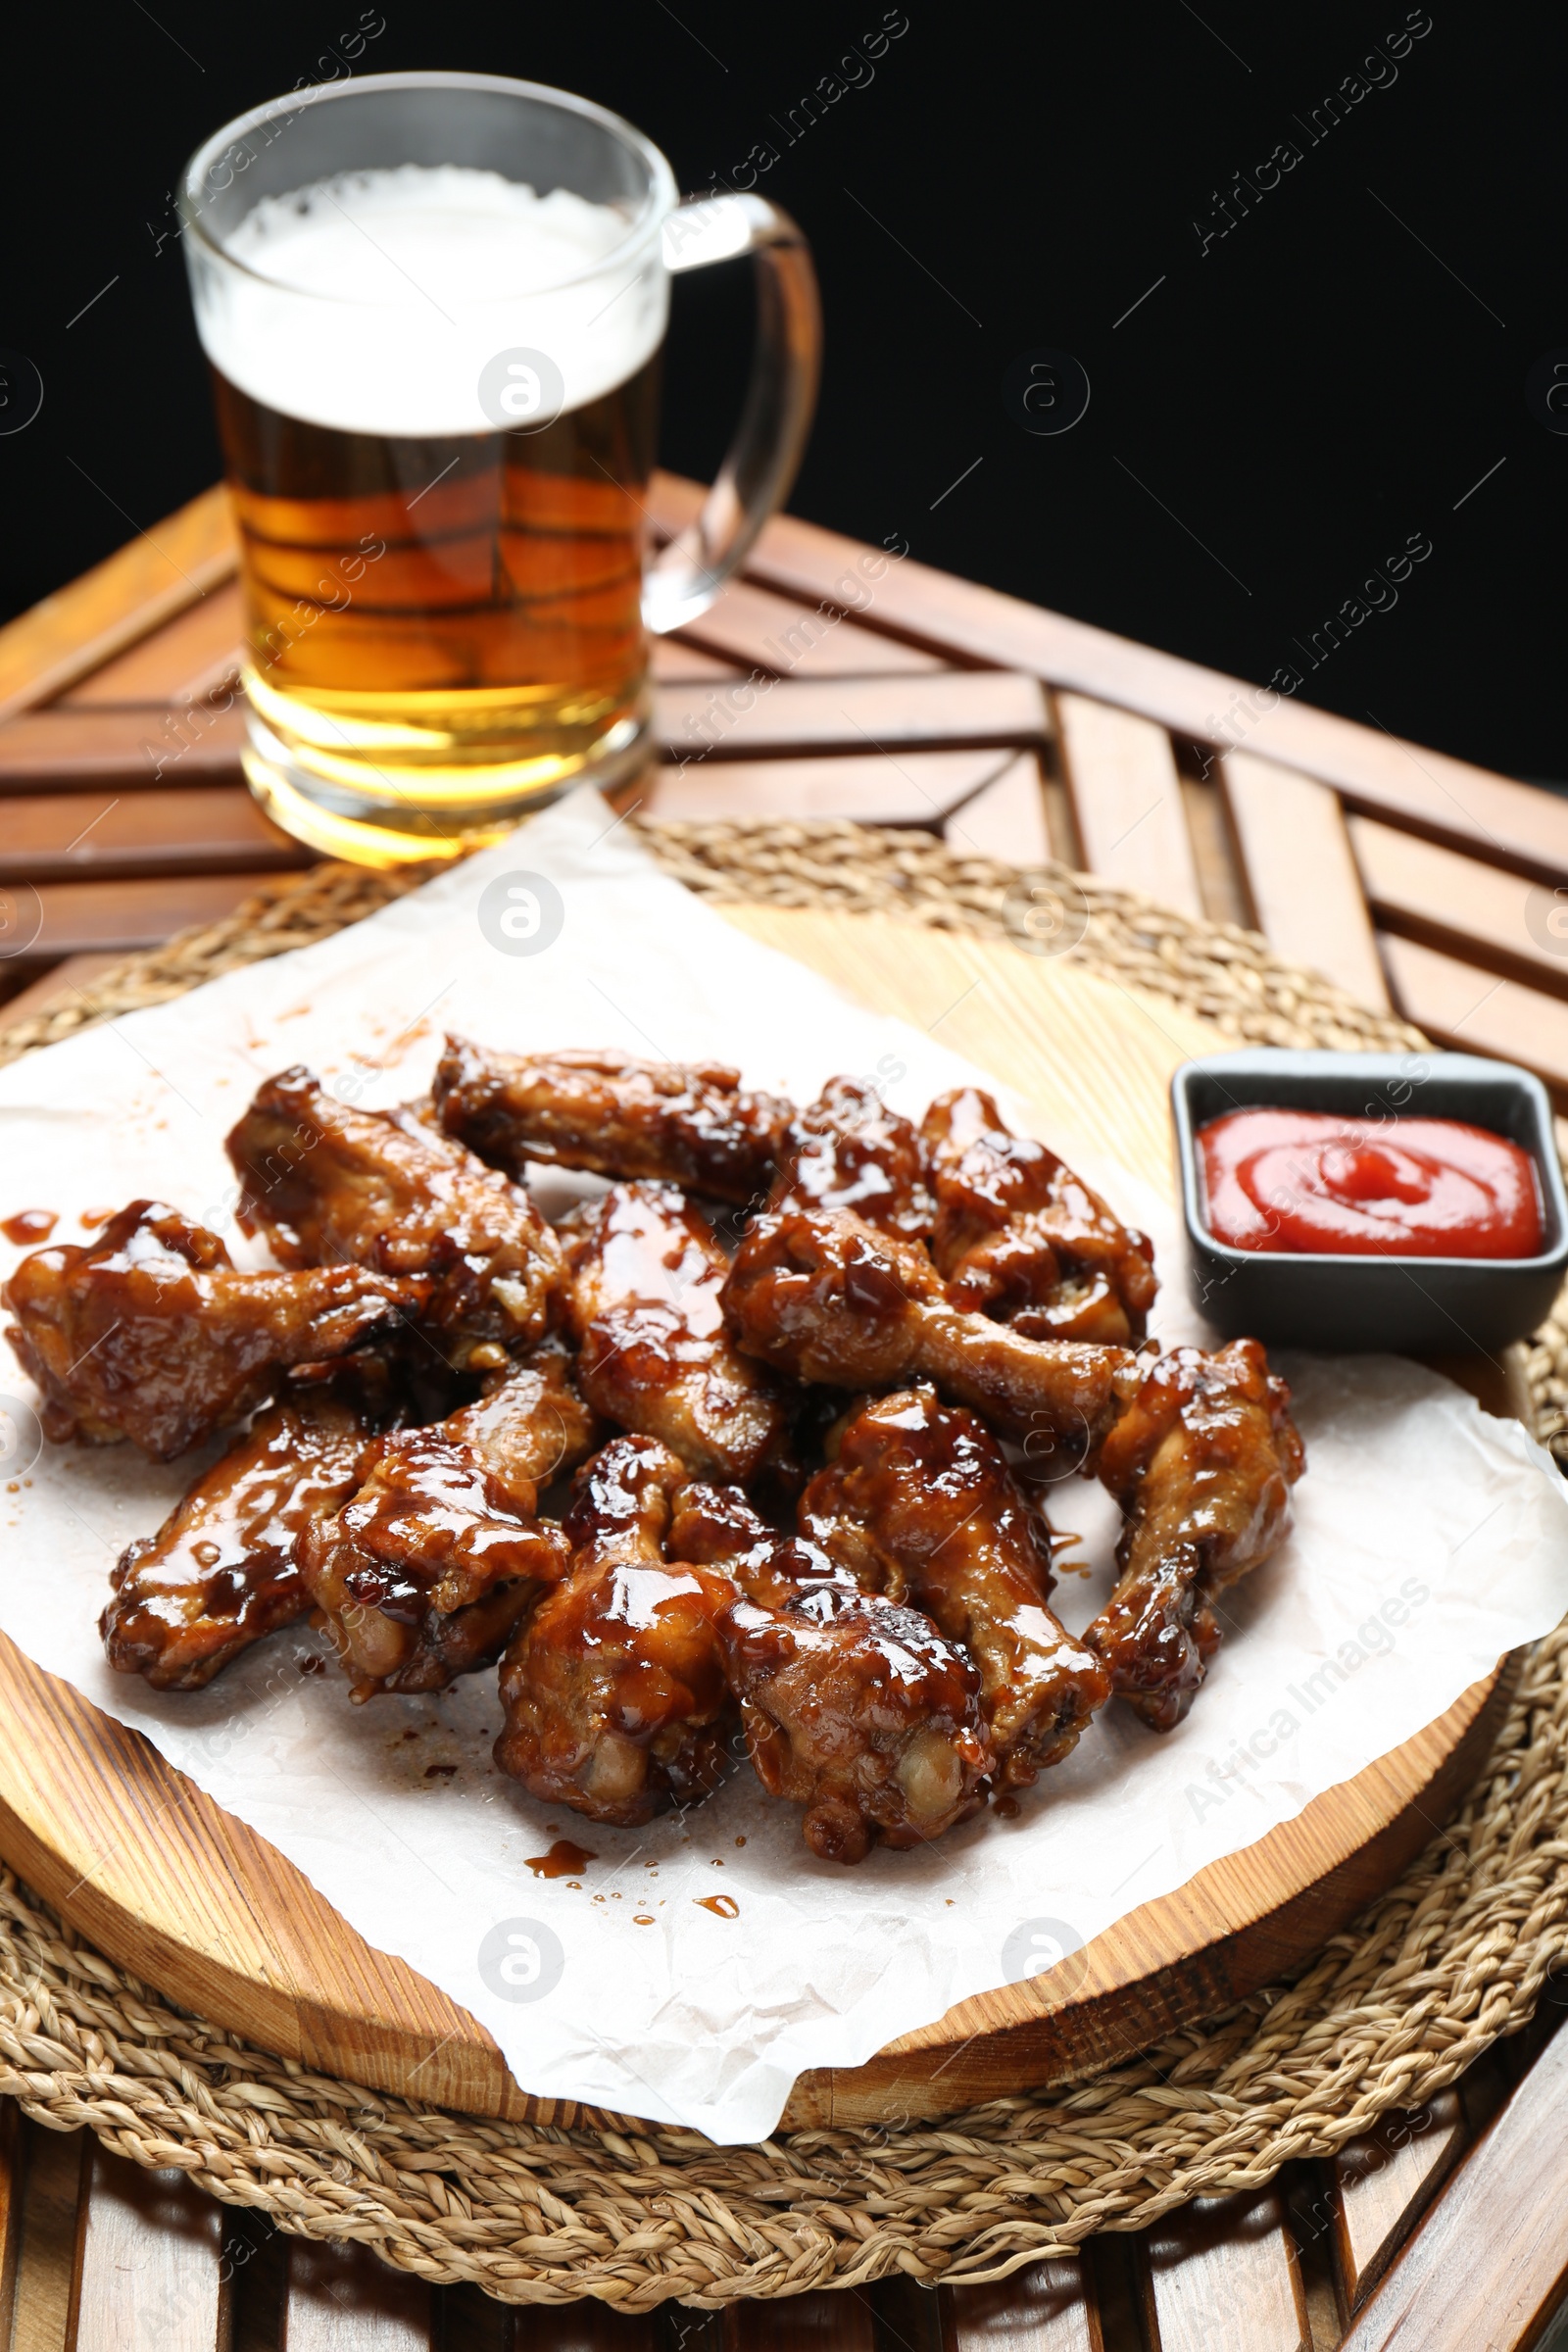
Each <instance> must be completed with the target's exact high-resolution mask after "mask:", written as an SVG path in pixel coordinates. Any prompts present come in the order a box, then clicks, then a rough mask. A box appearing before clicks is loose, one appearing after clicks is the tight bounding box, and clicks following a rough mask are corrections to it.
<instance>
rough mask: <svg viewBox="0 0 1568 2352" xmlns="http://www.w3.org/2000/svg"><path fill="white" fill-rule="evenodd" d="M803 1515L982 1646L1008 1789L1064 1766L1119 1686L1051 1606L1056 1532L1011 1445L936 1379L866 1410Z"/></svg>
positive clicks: (847, 1560) (850, 1559)
mask: <svg viewBox="0 0 1568 2352" xmlns="http://www.w3.org/2000/svg"><path fill="white" fill-rule="evenodd" d="M800 1523H801V1532H802V1534H803V1535H805V1536H808V1537H809V1538H810V1539H811V1541H812V1542H813V1543H815V1544H819V1545H820V1546H821V1548H822V1549H823V1550H824V1551H825V1552H827V1553H828V1555H829V1557H830V1558H832V1559H834V1560H837V1561H838V1562H840V1564H841V1565H843V1566H844V1567H846V1568H848V1569H849V1570H850V1571H851V1573H852V1574H853V1575H854V1576H855V1577H856V1579H857V1581H858V1583H859V1584H861V1585H862V1586H864V1587H866V1588H868V1589H869V1590H871V1591H874V1592H885V1593H888V1594H889V1595H890V1596H891V1597H892V1598H893V1599H894V1600H910V1601H912V1602H913V1603H914V1605H915V1607H916V1608H918V1609H923V1610H924V1611H925V1612H926V1614H927V1615H928V1616H930V1617H932V1618H934V1619H935V1621H936V1623H937V1625H938V1627H939V1628H940V1629H941V1631H942V1632H943V1633H944V1634H945V1635H946V1636H947V1637H948V1639H949V1641H951V1642H959V1643H961V1644H962V1645H963V1646H964V1648H966V1649H967V1650H968V1652H969V1654H970V1656H971V1657H972V1658H973V1659H974V1662H975V1665H976V1667H977V1668H978V1670H979V1675H980V1692H981V1706H982V1708H983V1710H984V1715H985V1720H986V1724H987V1726H988V1728H989V1731H990V1735H991V1740H992V1744H993V1746H994V1748H995V1750H996V1758H997V1770H996V1776H995V1777H996V1779H997V1781H998V1782H999V1784H1001V1785H1002V1786H1005V1787H1007V1788H1013V1789H1022V1788H1027V1787H1028V1786H1029V1785H1030V1783H1031V1782H1032V1781H1033V1780H1034V1779H1035V1777H1036V1775H1037V1774H1038V1773H1039V1772H1040V1771H1041V1770H1042V1769H1043V1768H1044V1767H1045V1766H1047V1765H1050V1764H1056V1763H1059V1762H1060V1760H1061V1758H1062V1757H1063V1756H1064V1755H1066V1754H1067V1753H1068V1751H1069V1750H1070V1749H1071V1748H1072V1747H1074V1746H1075V1745H1076V1744H1077V1740H1078V1736H1079V1734H1080V1733H1081V1732H1082V1731H1083V1730H1084V1729H1085V1727H1086V1726H1087V1724H1088V1723H1089V1720H1090V1718H1091V1717H1092V1716H1093V1714H1094V1713H1095V1711H1096V1709H1097V1708H1098V1707H1101V1706H1103V1704H1104V1702H1105V1700H1106V1698H1107V1697H1108V1696H1109V1695H1110V1679H1109V1677H1108V1675H1107V1674H1106V1672H1105V1670H1104V1668H1103V1666H1102V1665H1101V1663H1100V1660H1099V1659H1098V1658H1097V1657H1096V1656H1095V1655H1094V1653H1093V1652H1092V1651H1091V1650H1089V1649H1087V1648H1085V1646H1084V1644H1083V1643H1082V1642H1075V1641H1074V1640H1073V1638H1072V1636H1071V1635H1070V1634H1069V1633H1068V1632H1067V1630H1066V1628H1065V1627H1064V1626H1062V1625H1060V1624H1058V1623H1057V1621H1056V1619H1055V1617H1054V1616H1053V1614H1052V1612H1051V1610H1050V1608H1049V1607H1048V1606H1047V1601H1048V1597H1049V1595H1050V1593H1051V1587H1052V1575H1051V1546H1050V1538H1049V1537H1048V1536H1047V1535H1046V1533H1045V1532H1044V1530H1043V1529H1042V1528H1041V1527H1040V1524H1039V1522H1038V1520H1037V1519H1036V1517H1035V1515H1034V1513H1033V1511H1032V1510H1031V1509H1030V1507H1029V1504H1028V1503H1027V1502H1026V1500H1025V1499H1024V1496H1023V1495H1022V1494H1021V1493H1020V1492H1019V1490H1018V1487H1017V1484H1016V1482H1015V1481H1014V1479H1013V1476H1012V1473H1011V1471H1010V1470H1009V1469H1008V1468H1007V1464H1006V1461H1005V1457H1004V1455H1003V1451H1002V1448H1001V1446H999V1445H998V1444H997V1442H996V1440H995V1438H994V1437H993V1436H992V1435H991V1432H990V1431H989V1430H988V1429H987V1428H986V1426H985V1423H984V1422H983V1421H981V1420H979V1419H978V1418H977V1417H976V1415H975V1414H973V1413H969V1412H965V1411H964V1410H963V1408H962V1407H961V1406H953V1405H944V1404H941V1403H939V1402H938V1400H937V1394H936V1391H935V1390H934V1389H932V1388H927V1387H921V1388H918V1389H906V1390H904V1391H903V1392H902V1393H901V1394H899V1395H897V1396H893V1397H880V1398H878V1400H877V1401H876V1402H875V1403H874V1404H868V1405H866V1406H865V1407H864V1409H863V1410H862V1411H860V1412H858V1413H857V1414H856V1416H855V1418H854V1419H853V1420H852V1421H851V1422H850V1423H849V1425H848V1426H847V1428H846V1429H845V1430H844V1431H843V1434H842V1436H841V1438H840V1441H839V1449H838V1456H837V1459H836V1460H835V1461H833V1462H832V1463H830V1464H829V1466H828V1468H827V1469H825V1470H821V1471H819V1472H818V1473H817V1475H816V1477H815V1478H814V1479H813V1480H812V1481H811V1483H810V1485H809V1487H808V1488H807V1490H806V1493H805V1495H804V1496H803V1497H802V1500H801V1508H800Z"/></svg>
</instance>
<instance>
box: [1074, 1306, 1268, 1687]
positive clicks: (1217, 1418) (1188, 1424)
mask: <svg viewBox="0 0 1568 2352" xmlns="http://www.w3.org/2000/svg"><path fill="white" fill-rule="evenodd" d="M1305 1459H1306V1457H1305V1453H1304V1450H1303V1448H1302V1446H1301V1441H1300V1438H1299V1435H1298V1434H1297V1430H1296V1425H1295V1423H1294V1422H1293V1421H1292V1419H1291V1415H1290V1391H1289V1389H1288V1388H1287V1387H1286V1385H1285V1383H1284V1381H1283V1380H1278V1379H1276V1378H1275V1377H1274V1376H1273V1375H1272V1374H1271V1373H1270V1371H1269V1368H1268V1361H1267V1358H1266V1357H1265V1355H1264V1353H1263V1350H1262V1348H1260V1347H1259V1345H1258V1343H1257V1341H1256V1340H1233V1341H1232V1342H1231V1344H1230V1346H1229V1347H1228V1348H1221V1349H1220V1351H1219V1353H1218V1354H1217V1355H1205V1354H1204V1353H1203V1352H1202V1350H1201V1348H1172V1349H1171V1351H1170V1353H1169V1354H1168V1355H1164V1356H1161V1357H1159V1358H1158V1360H1157V1361H1156V1362H1155V1363H1154V1365H1153V1366H1152V1369H1151V1371H1150V1372H1149V1375H1148V1377H1147V1378H1146V1380H1145V1381H1144V1384H1143V1386H1142V1388H1141V1389H1140V1390H1139V1392H1138V1395H1137V1397H1135V1398H1134V1400H1133V1402H1132V1404H1131V1405H1130V1406H1129V1408H1128V1410H1127V1411H1126V1412H1125V1413H1124V1414H1123V1416H1122V1418H1121V1420H1120V1421H1119V1422H1118V1423H1117V1425H1116V1427H1115V1428H1114V1429H1113V1430H1112V1431H1111V1433H1110V1435H1109V1437H1108V1438H1107V1439H1106V1441H1105V1444H1104V1447H1103V1451H1102V1453H1101V1457H1100V1475H1101V1477H1102V1479H1103V1481H1104V1483H1105V1485H1106V1486H1107V1487H1108V1488H1109V1489H1110V1492H1111V1493H1112V1495H1115V1497H1116V1499H1117V1501H1118V1502H1119V1503H1120V1504H1121V1506H1122V1509H1123V1511H1124V1512H1125V1513H1126V1515H1127V1523H1126V1526H1125V1528H1124V1529H1123V1531H1122V1537H1121V1541H1120V1543H1119V1544H1118V1545H1117V1547H1116V1560H1117V1565H1118V1567H1119V1568H1120V1571H1121V1575H1120V1578H1119V1581H1118V1583H1117V1585H1116V1589H1115V1591H1114V1592H1113V1593H1112V1594H1111V1596H1110V1599H1109V1600H1108V1601H1107V1602H1106V1604H1105V1606H1104V1608H1103V1610H1102V1611H1101V1613H1100V1615H1099V1616H1098V1617H1097V1618H1096V1619H1095V1621H1094V1623H1093V1624H1092V1625H1091V1626H1090V1627H1089V1629H1088V1631H1087V1632H1086V1634H1085V1636H1084V1640H1085V1641H1086V1642H1087V1643H1088V1644H1089V1646H1090V1648H1091V1649H1093V1650H1094V1651H1095V1652H1096V1653H1097V1655H1098V1656H1099V1657H1101V1658H1102V1659H1103V1661H1104V1664H1105V1666H1106V1667H1107V1669H1108V1670H1109V1674H1110V1684H1111V1689H1112V1690H1113V1691H1115V1692H1116V1693H1117V1695H1118V1696H1119V1697H1121V1698H1124V1699H1126V1701H1127V1703H1128V1705H1129V1706H1130V1707H1132V1708H1133V1709H1134V1710H1135V1711H1136V1712H1137V1713H1138V1714H1139V1715H1141V1716H1142V1717H1143V1719H1144V1721H1145V1722H1146V1723H1148V1724H1151V1725H1152V1727H1153V1728H1154V1730H1155V1731H1161V1732H1164V1731H1169V1730H1170V1729H1171V1727H1172V1725H1173V1724H1177V1723H1180V1721H1181V1719H1182V1717H1183V1716H1184V1715H1185V1714H1186V1712H1187V1710H1188V1708H1189V1707H1190V1706H1191V1705H1192V1703H1193V1700H1194V1698H1195V1696H1196V1695H1197V1692H1198V1690H1199V1686H1200V1685H1201V1682H1202V1680H1203V1676H1204V1674H1205V1672H1206V1671H1207V1666H1208V1660H1209V1659H1210V1658H1211V1657H1212V1656H1213V1654H1214V1651H1215V1650H1216V1648H1217V1647H1218V1646H1219V1638H1220V1636H1219V1625H1218V1622H1217V1619H1216V1617H1215V1612H1214V1608H1213V1605H1212V1604H1213V1599H1214V1596H1215V1594H1216V1593H1222V1592H1223V1591H1224V1590H1225V1588H1226V1586H1227V1585H1232V1584H1234V1583H1235V1582H1236V1580H1237V1578H1238V1577H1242V1576H1245V1575H1246V1574H1247V1572H1248V1570H1249V1569H1250V1568H1255V1567H1256V1566H1257V1565H1258V1564H1259V1562H1260V1561H1263V1560H1266V1559H1267V1558H1268V1557H1269V1555H1270V1553H1271V1552H1273V1551H1275V1550H1277V1549H1278V1547H1279V1545H1280V1544H1282V1543H1283V1542H1284V1540H1285V1537H1286V1535H1287V1534H1288V1533H1289V1530H1290V1523H1291V1488H1292V1487H1293V1486H1294V1484H1295V1483H1296V1481H1297V1479H1299V1477H1300V1475H1301V1472H1302V1470H1303V1468H1304V1467H1305Z"/></svg>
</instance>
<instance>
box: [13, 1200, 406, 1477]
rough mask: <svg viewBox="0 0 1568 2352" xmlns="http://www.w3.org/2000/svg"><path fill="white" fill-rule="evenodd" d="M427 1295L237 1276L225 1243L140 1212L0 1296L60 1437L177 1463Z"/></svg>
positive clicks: (150, 1210) (186, 1224)
mask: <svg viewBox="0 0 1568 2352" xmlns="http://www.w3.org/2000/svg"><path fill="white" fill-rule="evenodd" d="M428 1294H429V1286H428V1284H426V1283H422V1282H418V1281H404V1280H396V1279H394V1278H393V1277H391V1276H389V1275H385V1274H377V1273H371V1272H370V1271H369V1270H368V1268H365V1267H362V1266H321V1267H316V1268H312V1269H309V1270H307V1271H304V1272H298V1273H287V1274H239V1273H236V1272H235V1270H234V1267H233V1265H232V1264H231V1262H230V1260H229V1254H228V1251H227V1250H226V1249H225V1248H224V1246H223V1244H222V1242H221V1240H220V1238H219V1236H218V1235H217V1234H216V1233H210V1232H209V1231H208V1230H207V1228H206V1227H205V1226H202V1225H193V1224H192V1223H191V1222H190V1221H189V1220H188V1219H187V1218H185V1217H183V1216H181V1215H180V1213H179V1211H178V1210H177V1209H173V1208H170V1207H167V1206H166V1205H165V1204H164V1203H163V1202H162V1201H131V1203H130V1205H129V1207H128V1208H123V1209H122V1210H121V1212H120V1214H119V1215H118V1216H117V1217H112V1218H111V1219H110V1221H109V1223H108V1224H107V1225H106V1226H105V1227H104V1229H103V1231H102V1233H100V1234H99V1235H98V1237H97V1239H96V1241H93V1242H89V1243H88V1244H87V1245H86V1246H85V1247H77V1246H76V1245H74V1244H73V1243H65V1244H63V1245H62V1246H60V1247H59V1248H56V1249H50V1250H34V1251H33V1253H32V1255H31V1256H30V1257H25V1258H24V1259H23V1261H22V1263H21V1265H20V1266H18V1268H17V1270H16V1272H15V1273H14V1274H13V1275H12V1277H11V1279H10V1281H9V1282H8V1283H7V1284H6V1286H5V1289H4V1291H3V1292H0V1298H3V1299H4V1300H5V1303H6V1305H7V1306H9V1307H10V1309H11V1311H12V1313H13V1314H14V1315H15V1316H16V1318H17V1321H16V1324H15V1326H14V1327H12V1328H11V1329H10V1330H8V1332H7V1335H6V1336H7V1338H8V1339H9V1340H10V1341H11V1344H12V1346H13V1347H14V1348H15V1349H16V1351H17V1355H18V1357H19V1359H20V1361H21V1363H22V1367H23V1370H24V1371H25V1372H26V1373H27V1374H29V1375H30V1377H31V1378H32V1379H33V1380H34V1381H35V1382H36V1383H37V1385H38V1388H39V1390H40V1392H41V1393H42V1397H43V1413H42V1419H43V1425H44V1429H45V1431H46V1432H47V1434H48V1435H49V1436H50V1437H51V1438H53V1439H55V1440H56V1441H64V1440H65V1439H67V1438H72V1437H77V1438H82V1439H84V1440H85V1441H86V1442H87V1443H88V1444H89V1445H94V1446H107V1445H112V1444H114V1442H115V1441H116V1440H117V1439H119V1438H129V1439H130V1441H131V1443H132V1444H133V1445H136V1446H140V1447H141V1450H142V1451H143V1453H146V1454H150V1455H151V1456H152V1458H153V1460H154V1461H157V1462H167V1461H171V1460H172V1458H173V1456H174V1455H175V1454H177V1453H183V1452H184V1451H185V1450H186V1448H187V1447H188V1446H196V1445H199V1444H200V1442H201V1440H202V1439H203V1438H206V1437H210V1436H211V1434H212V1432H213V1431H214V1430H215V1429H222V1428H225V1427H226V1426H227V1425H228V1424H229V1423H230V1422H233V1421H238V1420H241V1419H242V1418H243V1417H244V1415H245V1414H246V1413H248V1412H250V1411H252V1410H253V1409H254V1408H255V1406H257V1405H258V1404H261V1403H262V1402H263V1401H264V1400H265V1399H266V1398H267V1397H269V1396H270V1394H271V1393H272V1391H273V1390H274V1389H275V1387H276V1385H277V1380H278V1375H279V1374H280V1373H281V1372H282V1371H283V1369H284V1368H285V1367H286V1366H287V1365H290V1364H303V1363H319V1362H322V1361H324V1360H326V1359H329V1358H331V1357H334V1356H340V1355H347V1354H348V1353H349V1352H350V1351H351V1350H352V1349H354V1348H360V1347H362V1346H364V1345H365V1343H366V1342H368V1341H370V1340H373V1339H375V1338H378V1337H381V1336H384V1335H385V1334H387V1333H388V1332H389V1331H393V1330H395V1328H396V1327H397V1325H398V1324H399V1323H400V1321H402V1320H404V1319H407V1318H411V1317H417V1315H418V1314H419V1312H420V1311H421V1309H422V1307H423V1305H424V1302H425V1299H427V1297H428Z"/></svg>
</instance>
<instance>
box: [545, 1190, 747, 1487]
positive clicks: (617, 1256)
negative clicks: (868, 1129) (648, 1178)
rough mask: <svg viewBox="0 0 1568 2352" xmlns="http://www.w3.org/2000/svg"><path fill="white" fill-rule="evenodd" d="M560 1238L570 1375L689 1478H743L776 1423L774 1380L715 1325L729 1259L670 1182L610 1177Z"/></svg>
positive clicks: (719, 1323) (602, 1408) (604, 1409)
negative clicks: (677, 1461)
mask: <svg viewBox="0 0 1568 2352" xmlns="http://www.w3.org/2000/svg"><path fill="white" fill-rule="evenodd" d="M570 1228H571V1229H570V1230H569V1232H568V1235H567V1238H566V1262H567V1268H568V1272H569V1278H570V1289H569V1293H568V1319H569V1321H570V1323H571V1326H572V1330H573V1332H574V1334H575V1336H576V1339H577V1342H578V1345H579V1348H580V1350H581V1352H580V1354H579V1356H578V1361H577V1377H578V1379H579V1381H580V1382H581V1384H582V1391H583V1395H584V1396H585V1397H587V1398H588V1400H589V1402H590V1403H591V1404H592V1405H593V1406H594V1407H595V1408H596V1410H598V1411H599V1412H601V1413H603V1414H605V1415H606V1417H607V1418H608V1419H610V1420H613V1421H618V1422H619V1423H620V1424H621V1426H622V1428H624V1429H628V1430H632V1431H634V1432H636V1434H637V1435H638V1436H640V1437H646V1438H658V1439H660V1440H661V1441H662V1443H663V1444H664V1445H666V1446H669V1447H671V1448H672V1450H673V1451H674V1452H676V1453H678V1454H679V1456H680V1458H681V1460H682V1461H683V1462H684V1463H685V1465H686V1468H687V1470H688V1472H689V1473H690V1474H691V1475H692V1476H693V1477H694V1478H719V1479H747V1478H751V1477H752V1476H754V1475H755V1473H756V1472H757V1471H758V1470H759V1469H760V1468H761V1466H762V1464H763V1463H764V1462H766V1461H768V1460H769V1459H770V1458H773V1457H775V1456H776V1455H777V1454H778V1452H779V1449H780V1447H781V1446H782V1445H783V1442H784V1438H785V1435H786V1428H787V1415H786V1412H785V1407H784V1400H783V1397H782V1396H781V1394H780V1391H779V1386H778V1383H777V1381H776V1380H775V1379H774V1378H773V1376H772V1374H771V1373H769V1372H767V1371H766V1370H764V1368H763V1367H762V1366H761V1365H760V1364H757V1363H753V1362H751V1361H750V1360H749V1359H748V1358H747V1357H746V1356H744V1355H742V1353H741V1352H740V1349H739V1348H737V1347H736V1345H735V1343H734V1341H733V1340H732V1339H731V1338H730V1336H729V1333H728V1332H727V1331H726V1329H725V1328H724V1312H723V1308H722V1306H721V1304H720V1302H719V1293H720V1291H721V1290H722V1288H723V1284H724V1277H725V1275H726V1274H727V1272H728V1270H729V1268H728V1261H727V1260H726V1258H725V1256H724V1253H723V1251H722V1250H721V1249H720V1248H719V1247H718V1244H717V1243H716V1242H715V1240H714V1239H713V1236H712V1233H711V1229H710V1227H709V1225H708V1224H707V1222H706V1220H705V1219H704V1217H703V1216H702V1214H701V1213H700V1211H699V1210H698V1209H697V1208H695V1207H694V1206H693V1204H692V1203H691V1202H690V1201H688V1200H687V1199H686V1198H685V1196H684V1194H682V1193H680V1192H679V1191H677V1190H676V1188H675V1186H673V1185H670V1184H651V1183H644V1184H617V1185H614V1186H613V1187H612V1188H611V1190H610V1191H609V1192H608V1193H606V1194H605V1196H604V1197H603V1199H602V1200H599V1201H593V1202H592V1203H590V1204H587V1205H585V1206H584V1207H583V1208H582V1209H580V1210H579V1211H577V1212H575V1214H574V1216H573V1218H572V1220H571V1221H570Z"/></svg>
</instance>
